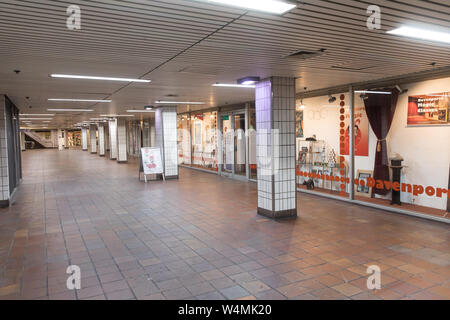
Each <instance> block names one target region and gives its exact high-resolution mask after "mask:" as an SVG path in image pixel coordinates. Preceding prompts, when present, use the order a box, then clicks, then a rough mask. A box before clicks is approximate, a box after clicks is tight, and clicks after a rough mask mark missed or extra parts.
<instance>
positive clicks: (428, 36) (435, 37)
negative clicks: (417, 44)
mask: <svg viewBox="0 0 450 320" xmlns="http://www.w3.org/2000/svg"><path fill="white" fill-rule="evenodd" d="M386 33H389V34H394V35H398V36H404V37H411V38H417V39H423V40H429V41H439V42H445V43H450V32H442V31H434V30H427V29H422V28H416V27H408V26H402V27H400V28H397V29H394V30H390V31H387V32H386Z"/></svg>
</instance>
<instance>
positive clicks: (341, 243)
mask: <svg viewBox="0 0 450 320" xmlns="http://www.w3.org/2000/svg"><path fill="white" fill-rule="evenodd" d="M23 173H24V180H23V184H22V185H21V187H20V190H19V191H18V193H17V200H16V203H15V204H14V205H13V206H12V207H11V208H8V209H0V299H11V298H12V299H286V298H289V299H450V268H449V266H450V228H449V226H448V225H446V224H443V223H438V222H432V221H427V220H421V219H418V218H413V217H409V216H401V215H396V214H391V213H384V212H382V211H378V210H375V209H370V208H366V207H360V206H356V205H349V204H346V203H343V202H340V201H333V200H328V199H323V198H319V197H315V196H310V195H305V194H299V195H298V206H299V217H298V219H296V220H284V221H273V220H269V219H266V218H264V217H261V216H258V215H256V210H255V209H256V190H255V188H256V185H255V184H254V183H244V182H238V181H234V180H229V179H226V178H221V177H218V176H216V175H212V174H208V173H203V172H198V171H194V170H190V169H181V170H180V179H179V180H178V181H167V182H162V181H158V182H150V183H148V184H144V183H143V182H138V179H137V166H136V164H117V163H116V162H115V161H111V160H108V159H107V158H100V157H98V156H96V155H91V154H89V153H88V152H82V151H78V150H66V151H61V152H60V151H57V150H41V151H26V152H25V153H24V155H23ZM72 264H76V265H78V266H80V268H81V285H82V289H81V290H79V291H76V292H75V291H70V290H68V289H67V287H66V280H67V277H68V275H67V274H66V268H67V266H68V265H72ZM374 264H375V265H378V266H379V267H380V268H381V270H382V275H381V280H382V289H381V290H375V291H369V290H368V289H367V287H366V279H367V274H366V268H367V266H369V265H374Z"/></svg>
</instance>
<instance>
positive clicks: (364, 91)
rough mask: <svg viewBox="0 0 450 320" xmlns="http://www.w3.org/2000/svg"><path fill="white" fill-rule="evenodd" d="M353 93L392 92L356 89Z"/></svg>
mask: <svg viewBox="0 0 450 320" xmlns="http://www.w3.org/2000/svg"><path fill="white" fill-rule="evenodd" d="M355 93H374V94H392V92H389V91H368V90H357V91H355Z"/></svg>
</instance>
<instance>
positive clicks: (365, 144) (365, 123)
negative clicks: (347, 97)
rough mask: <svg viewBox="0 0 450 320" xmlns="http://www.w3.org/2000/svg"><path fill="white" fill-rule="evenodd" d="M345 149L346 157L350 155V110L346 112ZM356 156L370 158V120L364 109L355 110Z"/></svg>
mask: <svg viewBox="0 0 450 320" xmlns="http://www.w3.org/2000/svg"><path fill="white" fill-rule="evenodd" d="M344 116H345V120H344V123H345V128H346V129H345V140H344V143H345V147H344V151H345V153H344V155H348V154H349V149H350V142H349V141H350V140H349V139H350V137H349V118H350V115H349V110H348V108H346V110H345V114H344ZM355 156H360V157H367V156H369V120H368V119H367V115H366V110H365V109H364V107H359V108H355Z"/></svg>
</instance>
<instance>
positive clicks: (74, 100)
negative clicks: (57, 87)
mask: <svg viewBox="0 0 450 320" xmlns="http://www.w3.org/2000/svg"><path fill="white" fill-rule="evenodd" d="M48 101H70V102H100V103H107V102H111V100H93V99H56V98H51V99H48Z"/></svg>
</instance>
